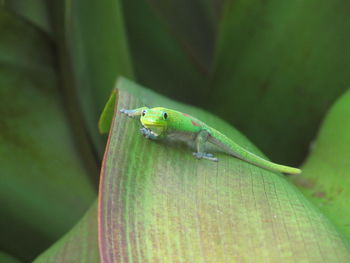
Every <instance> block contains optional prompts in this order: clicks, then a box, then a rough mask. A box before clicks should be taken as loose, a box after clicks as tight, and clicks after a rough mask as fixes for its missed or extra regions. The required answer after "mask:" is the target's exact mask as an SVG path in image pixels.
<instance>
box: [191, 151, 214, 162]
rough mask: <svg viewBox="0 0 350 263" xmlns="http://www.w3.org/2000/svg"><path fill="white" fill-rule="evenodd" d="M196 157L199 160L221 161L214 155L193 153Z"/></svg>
mask: <svg viewBox="0 0 350 263" xmlns="http://www.w3.org/2000/svg"><path fill="white" fill-rule="evenodd" d="M192 154H193V156H194V157H196V158H197V159H207V160H210V161H214V162H217V161H219V159H218V158H215V157H214V155H212V154H211V153H198V152H194V153H192Z"/></svg>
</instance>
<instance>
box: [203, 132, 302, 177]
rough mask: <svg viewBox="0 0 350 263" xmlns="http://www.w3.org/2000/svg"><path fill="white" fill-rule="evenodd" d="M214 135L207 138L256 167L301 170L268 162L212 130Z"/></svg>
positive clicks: (289, 172)
mask: <svg viewBox="0 0 350 263" xmlns="http://www.w3.org/2000/svg"><path fill="white" fill-rule="evenodd" d="M214 132H215V136H214V137H211V138H210V139H209V140H210V141H211V142H212V143H214V144H216V145H218V146H220V147H221V148H223V149H225V151H226V152H228V153H230V154H231V155H233V156H235V157H237V158H239V159H241V160H244V161H246V162H248V163H251V164H254V165H256V166H258V167H261V168H264V169H267V170H271V171H275V172H281V173H286V174H293V175H296V174H300V173H301V170H300V169H298V168H294V167H290V166H286V165H281V164H277V163H273V162H270V161H268V160H266V159H264V158H262V157H260V156H258V155H256V154H254V153H252V152H249V151H248V150H246V149H244V148H243V147H241V146H240V145H238V144H236V143H235V142H233V141H232V140H230V139H228V138H227V137H226V136H225V135H223V134H222V133H220V132H218V131H216V130H215V131H214Z"/></svg>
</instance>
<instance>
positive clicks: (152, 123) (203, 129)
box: [120, 107, 301, 174]
mask: <svg viewBox="0 0 350 263" xmlns="http://www.w3.org/2000/svg"><path fill="white" fill-rule="evenodd" d="M120 111H121V112H122V113H124V114H126V115H128V116H129V117H135V116H141V118H140V121H141V124H142V126H143V127H142V128H141V130H140V131H141V133H142V135H143V136H144V137H146V138H148V139H151V140H157V139H160V138H165V137H167V138H168V137H169V138H175V139H181V140H185V141H195V145H196V148H197V152H194V153H193V155H194V156H195V157H196V158H198V159H202V158H203V159H208V160H211V161H218V159H217V158H215V157H214V156H213V155H212V154H210V153H207V152H205V144H206V142H210V143H213V144H214V145H216V146H218V147H220V148H221V149H222V150H223V151H224V152H226V153H228V154H230V155H233V156H235V157H237V158H239V159H241V160H244V161H246V162H249V163H251V164H254V165H256V166H259V167H261V168H264V169H267V170H270V171H276V172H282V173H287V174H300V173H301V170H300V169H298V168H293V167H289V166H285V165H280V164H277V163H273V162H270V161H268V160H265V159H263V158H261V157H259V156H257V155H255V154H254V153H251V152H249V151H247V150H246V149H244V148H243V147H241V146H239V145H238V144H236V143H235V142H234V141H232V140H231V139H229V138H228V137H227V136H225V135H224V134H222V133H221V132H219V131H218V130H215V129H214V128H212V127H210V126H208V125H206V124H205V123H204V122H202V121H200V120H198V119H196V118H194V117H192V116H190V115H188V114H185V113H182V112H179V111H175V110H171V109H167V108H163V107H155V108H147V107H142V108H137V109H133V110H126V109H122V110H120Z"/></svg>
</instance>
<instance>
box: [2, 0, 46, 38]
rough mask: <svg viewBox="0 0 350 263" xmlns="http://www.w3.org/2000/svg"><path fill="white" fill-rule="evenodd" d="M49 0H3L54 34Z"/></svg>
mask: <svg viewBox="0 0 350 263" xmlns="http://www.w3.org/2000/svg"><path fill="white" fill-rule="evenodd" d="M47 3H48V2H47V1H45V0H26V1H22V0H3V3H2V4H3V5H4V6H5V7H6V8H8V9H9V10H11V11H13V12H15V13H16V14H18V15H20V16H22V17H23V18H24V19H25V20H27V21H30V22H31V23H33V24H34V25H35V26H37V27H39V28H40V29H41V30H43V31H45V33H47V34H49V35H50V36H52V34H53V32H52V26H51V23H50V18H49V12H48V4H47Z"/></svg>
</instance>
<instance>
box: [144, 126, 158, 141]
mask: <svg viewBox="0 0 350 263" xmlns="http://www.w3.org/2000/svg"><path fill="white" fill-rule="evenodd" d="M140 132H141V134H142V135H143V137H145V138H147V139H150V140H157V139H158V136H157V135H155V134H154V133H153V132H152V131H151V130H150V129H147V128H145V127H142V128H141V129H140Z"/></svg>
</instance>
